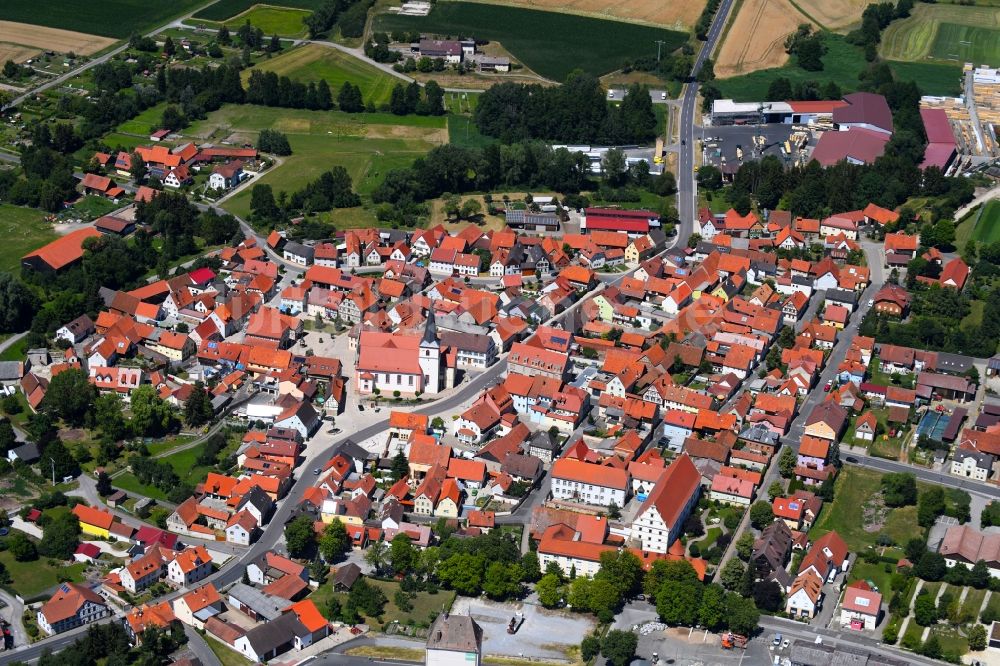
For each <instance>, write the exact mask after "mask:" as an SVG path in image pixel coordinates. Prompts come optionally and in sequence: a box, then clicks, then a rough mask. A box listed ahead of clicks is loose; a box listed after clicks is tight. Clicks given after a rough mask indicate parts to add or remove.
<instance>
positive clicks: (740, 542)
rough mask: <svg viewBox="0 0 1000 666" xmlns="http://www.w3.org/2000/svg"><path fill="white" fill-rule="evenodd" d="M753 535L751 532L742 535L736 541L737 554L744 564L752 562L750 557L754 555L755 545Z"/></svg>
mask: <svg viewBox="0 0 1000 666" xmlns="http://www.w3.org/2000/svg"><path fill="white" fill-rule="evenodd" d="M754 541H755V539H754V537H753V534H751V533H750V532H744V533H743V534H741V535H740V538H739V539H737V540H736V554H737V555H738V556H739V558H740V559H741V560H743V561H744V562H749V561H750V555H751V554H753V544H754Z"/></svg>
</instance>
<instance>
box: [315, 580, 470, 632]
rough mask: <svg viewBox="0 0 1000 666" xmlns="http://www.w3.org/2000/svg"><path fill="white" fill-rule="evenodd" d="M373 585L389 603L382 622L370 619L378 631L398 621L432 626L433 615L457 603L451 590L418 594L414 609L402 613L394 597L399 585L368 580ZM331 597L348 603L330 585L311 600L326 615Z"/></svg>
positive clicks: (344, 595)
mask: <svg viewBox="0 0 1000 666" xmlns="http://www.w3.org/2000/svg"><path fill="white" fill-rule="evenodd" d="M366 580H367V581H368V582H369V583H370V584H371V585H373V586H375V587H377V588H379V589H381V590H382V592H383V593H384V594H385V596H386V599H388V600H389V602H388V603H387V604H386V605H385V610H384V611H383V613H382V617H381V619H380V620H377V619H373V618H368V620H369V623H370V624H371V625H372V626H373V627H375V628H376V629H381V628H382V627H383V626H385V625H387V624H391V623H392V622H393V620H396V621H398V622H399V623H400V624H404V625H405V624H410V623H426V624H430V617H431V613H440V612H441V611H443V610H448V609H449V608H451V605H452V604H453V603H454V602H455V592H453V591H451V590H441V591H440V592H438V593H437V594H431V593H429V592H417V593H416V596H415V597H414V599H413V600H412V604H413V608H412V609H411V610H410V611H409V612H404V611H401V610H400V609H399V608H398V607H397V606H396V602H395V601H394V600H393V597H395V596H396V592H397V591H398V590H399V589H400V588H399V583H396V582H390V581H385V580H376V579H374V578H368V579H366ZM330 597H336V598H337V599H339V600H340V603H341V604H344V603H345V602H346V601H347V594H345V593H342V592H336V593H335V592H334V591H333V586H332V585H331V584H329V583H327V584H325V585H322V586H321V587H320V588H319V589H318V590H316V591H315V592H313V593H312V595H310V597H309V598H310V599H312V600H313V603H315V604H316V607H317V608H319V610H320V612H322V613H324V614H325V613H326V609H327V604H329V600H330Z"/></svg>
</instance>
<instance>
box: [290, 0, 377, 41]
mask: <svg viewBox="0 0 1000 666" xmlns="http://www.w3.org/2000/svg"><path fill="white" fill-rule="evenodd" d="M369 7H371V2H370V1H369V0H361V1H360V2H358V1H357V0H325V1H324V2H323V3H321V4H320V5H319V6H318V7H317V8H316V10H315V11H313V12H312V13H311V14H309V16H306V17H305V18H304V19H302V22H303V23H305V25H306V29H307V30H308V31H309V38H310V39H316V38H317V37H319V36H320V35H323V34H325V33H327V32H329V31H330V30H332V29H333V27H334V26H338V25H339V26H340V31H341V34H342V35H343V36H344V37H360V36H361V35H362V34H363V33H364V23H365V21H364V18H365V17H366V16H367V12H368V8H369ZM359 20H360V26H359V25H358V21H359ZM359 27H360V29H359Z"/></svg>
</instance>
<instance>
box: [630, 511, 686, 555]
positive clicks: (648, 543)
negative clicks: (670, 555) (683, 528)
mask: <svg viewBox="0 0 1000 666" xmlns="http://www.w3.org/2000/svg"><path fill="white" fill-rule="evenodd" d="M632 538H633V539H635V538H637V539H639V543H640V544H641V546H640V547H641V548H642V550H645V551H648V552H650V553H665V552H667V549H668V548H669V547H670V544H671V543H672V542H673V540H674V538H676V537H675V536H674V535H671V534H670V527H668V526H667V524H666V523H665V522H663V518H662V517H661V516H660V512H659V511H657V509H656V507H655V506H650V507H649V508H648V509H646V510H645V511H643V512H642V513H640V514H639V515H638V516H637V517H636V519H635V522H633V523H632Z"/></svg>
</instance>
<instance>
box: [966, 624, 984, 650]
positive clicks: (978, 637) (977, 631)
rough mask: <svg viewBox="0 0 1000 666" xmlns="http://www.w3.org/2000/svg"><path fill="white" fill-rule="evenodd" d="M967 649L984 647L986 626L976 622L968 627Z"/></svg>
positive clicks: (982, 648)
mask: <svg viewBox="0 0 1000 666" xmlns="http://www.w3.org/2000/svg"><path fill="white" fill-rule="evenodd" d="M969 649H970V650H972V651H973V652H980V651H982V650H985V649H986V627H984V626H983V625H981V624H979V623H978V622H977V623H976V624H974V625H972V627H971V628H970V629H969Z"/></svg>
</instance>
